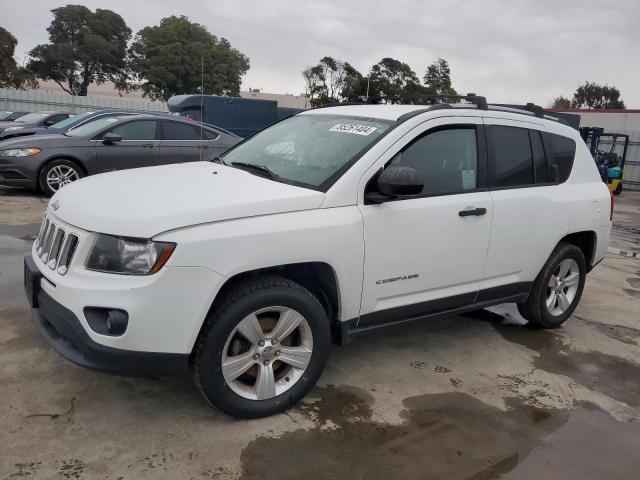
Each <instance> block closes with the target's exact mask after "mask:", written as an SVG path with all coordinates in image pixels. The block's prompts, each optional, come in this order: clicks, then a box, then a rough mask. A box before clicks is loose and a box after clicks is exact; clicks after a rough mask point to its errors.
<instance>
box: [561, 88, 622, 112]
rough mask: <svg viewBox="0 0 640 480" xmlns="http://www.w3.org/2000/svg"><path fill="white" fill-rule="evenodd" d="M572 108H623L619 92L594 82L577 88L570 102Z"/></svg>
mask: <svg viewBox="0 0 640 480" xmlns="http://www.w3.org/2000/svg"><path fill="white" fill-rule="evenodd" d="M571 107H573V108H625V106H624V102H623V101H622V100H621V99H620V90H618V89H617V88H616V87H610V86H608V85H598V84H597V83H595V82H585V84H584V85H581V86H580V87H578V88H577V90H576V92H575V93H574V94H573V100H572V101H571Z"/></svg>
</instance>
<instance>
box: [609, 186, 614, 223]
mask: <svg viewBox="0 0 640 480" xmlns="http://www.w3.org/2000/svg"><path fill="white" fill-rule="evenodd" d="M609 195H610V196H611V212H610V213H609V220H611V221H613V204H614V203H615V202H614V201H613V192H612V191H611V190H609Z"/></svg>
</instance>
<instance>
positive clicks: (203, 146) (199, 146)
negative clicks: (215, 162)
mask: <svg viewBox="0 0 640 480" xmlns="http://www.w3.org/2000/svg"><path fill="white" fill-rule="evenodd" d="M198 148H199V149H200V150H204V149H206V148H209V145H198Z"/></svg>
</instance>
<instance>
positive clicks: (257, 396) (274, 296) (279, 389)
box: [193, 277, 330, 418]
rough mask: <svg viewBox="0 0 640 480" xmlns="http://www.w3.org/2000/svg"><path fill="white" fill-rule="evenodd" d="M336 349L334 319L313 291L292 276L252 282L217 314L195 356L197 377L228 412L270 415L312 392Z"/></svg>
mask: <svg viewBox="0 0 640 480" xmlns="http://www.w3.org/2000/svg"><path fill="white" fill-rule="evenodd" d="M329 349H330V329H329V321H328V319H327V316H326V314H325V311H324V309H323V308H322V306H321V305H320V303H319V302H318V300H317V299H316V298H315V297H314V296H313V295H312V294H311V293H310V292H309V291H308V290H306V289H305V288H303V287H302V286H300V285H298V284H297V283H295V282H293V281H291V280H288V279H285V278H280V277H264V278H259V279H253V280H250V281H246V282H244V283H242V284H239V285H238V286H237V287H236V288H234V289H233V290H232V291H231V292H229V293H228V294H227V295H226V297H225V298H224V299H223V300H222V302H221V303H220V304H219V305H218V307H217V308H216V309H215V310H214V311H213V312H211V313H210V315H209V317H208V319H207V321H206V324H205V326H204V328H203V331H202V332H201V334H200V336H199V338H198V341H197V344H196V348H195V351H194V355H193V371H194V378H195V381H196V384H197V385H198V387H199V389H200V391H201V392H202V394H203V395H204V397H205V398H206V399H207V400H208V401H209V402H210V403H211V404H212V405H214V406H216V407H218V408H220V409H221V410H222V411H224V412H226V413H228V414H229V415H233V416H237V417H244V418H256V417H264V416H268V415H273V414H275V413H279V412H282V411H283V410H286V409H287V408H289V407H291V406H292V405H294V404H295V403H296V402H298V401H299V400H300V399H301V398H303V397H304V396H305V395H306V394H307V392H308V391H309V390H310V389H311V388H312V387H313V386H314V385H315V383H316V381H317V380H318V378H319V377H320V374H321V373H322V370H323V369H324V365H325V363H326V361H327V357H328V355H329Z"/></svg>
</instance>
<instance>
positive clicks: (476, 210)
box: [458, 207, 487, 217]
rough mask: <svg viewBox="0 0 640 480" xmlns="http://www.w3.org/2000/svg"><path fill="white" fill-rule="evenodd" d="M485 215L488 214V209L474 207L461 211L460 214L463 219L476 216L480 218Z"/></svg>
mask: <svg viewBox="0 0 640 480" xmlns="http://www.w3.org/2000/svg"><path fill="white" fill-rule="evenodd" d="M485 213H487V209H486V208H482V207H480V208H474V207H467V208H465V209H464V210H460V211H459V212H458V215H460V216H461V217H470V216H472V215H475V216H476V217H479V216H480V215H484V214H485Z"/></svg>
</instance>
